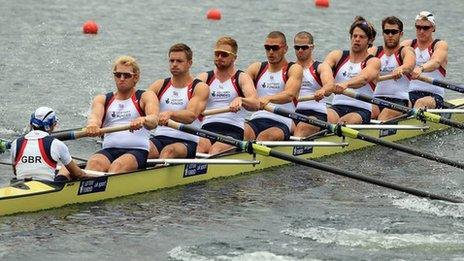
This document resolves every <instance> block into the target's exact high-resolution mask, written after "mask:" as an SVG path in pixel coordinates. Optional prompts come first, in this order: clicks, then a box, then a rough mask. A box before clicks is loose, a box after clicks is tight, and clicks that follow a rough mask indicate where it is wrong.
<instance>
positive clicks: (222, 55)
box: [214, 50, 236, 58]
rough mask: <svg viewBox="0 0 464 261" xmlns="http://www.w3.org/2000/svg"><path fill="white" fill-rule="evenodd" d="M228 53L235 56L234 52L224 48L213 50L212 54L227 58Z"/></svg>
mask: <svg viewBox="0 0 464 261" xmlns="http://www.w3.org/2000/svg"><path fill="white" fill-rule="evenodd" d="M230 55H232V56H236V54H235V53H233V52H229V51H226V50H214V56H216V57H223V58H227V57H229V56H230Z"/></svg>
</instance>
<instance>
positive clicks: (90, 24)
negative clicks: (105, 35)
mask: <svg viewBox="0 0 464 261" xmlns="http://www.w3.org/2000/svg"><path fill="white" fill-rule="evenodd" d="M82 31H83V32H84V34H96V33H98V25H97V23H95V21H92V20H89V21H87V22H85V23H84V25H83V26H82Z"/></svg>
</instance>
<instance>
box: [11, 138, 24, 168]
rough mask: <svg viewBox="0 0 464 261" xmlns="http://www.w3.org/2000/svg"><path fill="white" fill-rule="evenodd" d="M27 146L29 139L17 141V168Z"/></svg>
mask: <svg viewBox="0 0 464 261" xmlns="http://www.w3.org/2000/svg"><path fill="white" fill-rule="evenodd" d="M26 145H27V139H25V138H24V137H21V138H18V139H17V140H16V156H15V161H14V165H15V166H16V165H17V164H18V162H19V160H20V159H21V157H22V156H23V153H24V149H25V148H26Z"/></svg>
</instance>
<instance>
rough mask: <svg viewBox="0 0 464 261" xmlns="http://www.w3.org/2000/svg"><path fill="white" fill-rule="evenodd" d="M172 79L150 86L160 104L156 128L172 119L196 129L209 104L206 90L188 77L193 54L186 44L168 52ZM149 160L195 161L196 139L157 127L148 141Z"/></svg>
mask: <svg viewBox="0 0 464 261" xmlns="http://www.w3.org/2000/svg"><path fill="white" fill-rule="evenodd" d="M168 56H169V69H170V72H171V75H172V77H169V78H166V79H159V80H157V81H155V82H154V83H153V84H151V85H150V87H149V88H148V90H150V91H153V92H154V93H155V94H156V95H157V96H158V99H159V100H160V115H159V124H160V125H166V124H167V122H168V121H169V120H170V119H172V120H174V121H177V122H182V123H185V124H191V123H193V124H196V125H199V121H198V117H199V116H200V114H201V113H202V112H203V111H204V110H205V107H206V103H207V102H208V95H209V87H208V85H207V84H206V83H204V82H202V81H201V80H199V79H195V78H194V77H193V76H192V75H191V74H190V68H191V67H192V58H193V53H192V50H191V49H190V47H188V46H187V45H186V44H183V43H178V44H174V45H173V46H171V48H170V49H169V52H168ZM150 143H151V144H150V154H149V158H158V157H159V158H195V154H196V150H197V144H198V137H197V136H195V135H192V134H187V133H184V132H181V131H178V130H175V129H172V128H169V127H166V126H158V128H156V130H155V132H154V134H153V135H152V136H151V138H150Z"/></svg>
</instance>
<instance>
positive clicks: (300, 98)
mask: <svg viewBox="0 0 464 261" xmlns="http://www.w3.org/2000/svg"><path fill="white" fill-rule="evenodd" d="M314 99H315V98H314V95H306V96H301V97H298V101H299V102H304V101H312V100H314Z"/></svg>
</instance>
